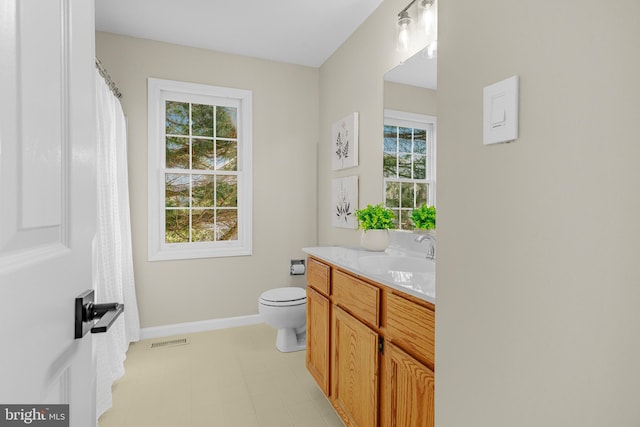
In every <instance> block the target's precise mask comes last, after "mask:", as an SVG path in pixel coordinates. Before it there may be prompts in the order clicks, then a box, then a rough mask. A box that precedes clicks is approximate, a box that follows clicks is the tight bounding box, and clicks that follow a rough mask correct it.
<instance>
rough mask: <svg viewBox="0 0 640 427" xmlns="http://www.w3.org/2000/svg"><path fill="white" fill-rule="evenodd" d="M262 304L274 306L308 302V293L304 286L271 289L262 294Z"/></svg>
mask: <svg viewBox="0 0 640 427" xmlns="http://www.w3.org/2000/svg"><path fill="white" fill-rule="evenodd" d="M259 301H260V304H263V305H268V306H272V307H290V306H296V305H303V304H306V303H307V293H306V292H305V290H304V289H302V288H296V287H288V288H275V289H269V290H268V291H265V292H263V293H262V295H260V300H259Z"/></svg>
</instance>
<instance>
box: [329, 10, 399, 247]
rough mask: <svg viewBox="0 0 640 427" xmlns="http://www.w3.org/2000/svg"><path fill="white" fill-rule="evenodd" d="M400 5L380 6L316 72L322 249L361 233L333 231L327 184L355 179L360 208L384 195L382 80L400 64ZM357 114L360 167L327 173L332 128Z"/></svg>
mask: <svg viewBox="0 0 640 427" xmlns="http://www.w3.org/2000/svg"><path fill="white" fill-rule="evenodd" d="M404 6H406V2H405V1H404V0H402V1H399V0H386V1H384V2H383V3H382V4H381V5H380V6H379V7H378V8H377V9H376V10H375V11H374V12H373V13H372V14H371V15H370V16H369V18H368V19H367V20H366V21H365V22H364V23H363V24H362V25H361V26H360V28H358V30H356V32H355V33H354V34H353V35H352V36H351V37H350V38H349V39H348V40H347V41H346V42H345V43H344V44H343V45H342V46H341V47H340V48H339V49H338V50H337V51H336V52H335V53H334V54H333V55H332V56H331V57H330V58H329V59H328V60H327V61H326V62H325V63H324V64H323V65H322V67H320V87H321V91H320V144H319V151H318V232H319V235H318V239H319V243H320V244H322V245H335V244H340V245H349V246H357V245H358V244H359V242H360V231H359V230H358V231H356V230H347V229H342V228H335V227H332V226H331V180H332V179H333V178H338V177H343V176H351V175H358V176H359V206H360V207H363V206H366V205H367V204H369V203H371V204H375V203H380V202H382V201H383V200H382V199H383V192H382V110H383V75H384V73H386V72H387V71H389V70H390V69H391V68H393V67H394V66H395V65H397V64H399V63H400V58H399V57H398V56H397V54H396V52H395V41H394V37H395V27H394V22H395V19H397V14H398V12H399V11H400V10H401V9H402V8H403V7H404ZM354 111H357V112H358V113H359V114H360V128H359V129H360V135H359V166H358V167H356V168H352V169H346V170H341V171H336V172H334V171H332V170H331V149H332V145H331V124H332V123H333V122H335V121H337V120H339V119H341V118H343V117H344V116H346V115H348V114H350V113H352V112H354Z"/></svg>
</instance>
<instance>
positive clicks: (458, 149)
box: [318, 0, 640, 427]
mask: <svg viewBox="0 0 640 427" xmlns="http://www.w3.org/2000/svg"><path fill="white" fill-rule="evenodd" d="M402 3H405V2H402ZM402 3H400V4H398V2H395V1H392V0H387V1H385V2H384V3H383V4H382V5H381V6H380V7H379V8H378V10H377V11H376V12H375V13H374V14H373V15H372V16H371V17H370V18H369V19H368V20H367V21H366V22H365V23H364V24H363V26H362V27H361V28H360V29H359V30H358V31H357V32H356V34H355V35H354V36H353V37H351V38H350V39H349V40H348V41H347V42H346V43H345V44H344V45H343V46H342V48H341V49H339V50H338V51H337V52H336V54H334V55H333V56H332V57H331V58H330V59H329V60H328V61H327V62H326V63H325V64H324V65H323V66H322V67H321V70H320V81H321V96H320V136H321V139H320V152H319V158H318V176H319V180H318V187H319V193H318V207H319V211H318V215H319V217H318V218H319V219H318V224H319V232H320V237H319V239H320V242H321V243H322V244H351V245H357V243H358V240H357V232H353V233H352V232H349V231H344V230H338V229H333V228H332V227H331V225H330V221H329V216H328V214H327V213H326V212H327V209H328V208H326V205H327V204H328V201H329V198H330V180H331V178H332V177H334V176H339V175H347V174H359V175H360V205H363V204H366V203H368V202H377V201H380V200H381V197H382V192H381V184H380V183H381V181H382V177H381V174H380V171H379V167H378V166H379V164H380V161H381V160H380V157H379V156H381V153H380V150H379V149H378V145H379V144H378V141H379V137H378V135H377V129H379V128H380V126H381V120H382V119H381V115H380V113H379V111H380V110H381V108H382V98H381V93H382V88H381V86H379V85H380V84H381V78H382V77H381V76H382V74H383V73H384V72H385V71H387V69H389V68H391V66H393V64H394V61H395V57H394V55H395V54H394V53H393V46H392V44H391V43H392V38H393V34H392V33H390V32H389V30H388V28H389V23H388V22H389V19H393V14H395V13H397V11H398V10H399V9H401V8H402V7H403V6H404V4H402ZM638 16H640V3H638V2H636V1H635V0H620V1H616V2H609V3H607V4H602V3H601V2H596V1H594V0H587V1H586V2H585V1H578V0H568V1H563V2H553V3H550V2H528V3H527V2H513V1H511V0H486V1H483V2H478V1H474V0H460V1H455V2H452V1H446V0H441V2H440V6H439V18H440V19H439V29H440V35H439V52H438V67H439V68H438V92H437V117H438V159H437V161H438V261H437V269H438V302H437V311H438V314H437V327H436V360H437V363H436V365H437V369H436V425H437V426H442V427H466V426H479V427H480V426H487V427H502V426H504V427H513V426H518V427H523V426H535V427H538V426H558V427H566V426H581V427H583V426H594V427H595V426H629V427H630V426H637V425H640V411H638V409H637V406H638V405H637V396H638V393H639V391H638V384H640V367H639V366H640V365H638V362H637V361H638V360H640V339H639V338H638V337H639V332H638V331H639V328H640V310H639V309H638V302H639V301H640V263H638V260H637V258H638V255H639V254H640V251H639V250H638V244H637V240H638V236H640V222H638V220H637V218H636V217H637V213H638V212H640V192H638V190H637V187H638V183H639V182H640V167H638V159H640V143H638V135H640V122H639V121H638V117H640V102H638V95H639V94H640V80H638V78H637V76H638V75H640V51H639V48H638V43H637V40H638V39H639V38H640V33H639V30H638V23H637V17H638ZM514 74H517V75H519V76H520V79H521V80H520V137H519V139H518V141H517V142H515V143H512V144H506V145H497V146H489V147H485V146H484V145H483V144H482V89H483V87H484V86H486V85H488V84H491V83H494V82H496V81H499V80H502V79H504V78H507V77H510V76H512V75H514ZM351 111H360V112H361V121H360V126H361V138H360V147H361V151H360V164H361V165H360V166H359V167H358V168H356V169H353V170H351V171H346V172H344V173H342V172H341V173H334V172H331V171H330V162H329V159H330V157H329V146H328V144H329V142H328V141H329V139H330V134H329V132H330V125H331V122H332V121H333V120H336V119H338V118H340V117H342V116H343V115H345V114H347V113H349V112H351Z"/></svg>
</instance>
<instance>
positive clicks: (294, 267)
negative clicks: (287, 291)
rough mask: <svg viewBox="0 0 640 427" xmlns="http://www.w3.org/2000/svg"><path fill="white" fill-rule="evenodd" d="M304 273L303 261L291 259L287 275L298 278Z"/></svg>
mask: <svg viewBox="0 0 640 427" xmlns="http://www.w3.org/2000/svg"><path fill="white" fill-rule="evenodd" d="M305 271H306V267H305V264H304V260H303V259H292V260H291V266H290V267H289V275H291V276H300V275H303V274H304V273H305Z"/></svg>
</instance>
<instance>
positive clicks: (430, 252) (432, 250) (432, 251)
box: [414, 234, 436, 259]
mask: <svg viewBox="0 0 640 427" xmlns="http://www.w3.org/2000/svg"><path fill="white" fill-rule="evenodd" d="M414 240H415V241H416V242H418V243H420V242H424V241H425V240H428V241H429V249H427V259H436V238H435V237H434V236H430V235H428V234H421V235H419V236H418V237H416V238H415V239H414Z"/></svg>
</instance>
